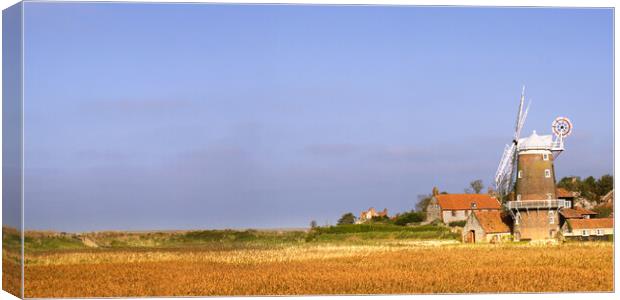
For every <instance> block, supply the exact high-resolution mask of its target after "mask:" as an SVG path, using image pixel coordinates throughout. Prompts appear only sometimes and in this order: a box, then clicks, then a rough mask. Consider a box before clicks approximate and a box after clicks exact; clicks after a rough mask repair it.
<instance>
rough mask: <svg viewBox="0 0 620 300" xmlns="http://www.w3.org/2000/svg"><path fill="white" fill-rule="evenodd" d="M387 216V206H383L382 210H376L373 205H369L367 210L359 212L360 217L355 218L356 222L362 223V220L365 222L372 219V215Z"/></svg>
mask: <svg viewBox="0 0 620 300" xmlns="http://www.w3.org/2000/svg"><path fill="white" fill-rule="evenodd" d="M387 216H388V210H387V208H384V209H383V211H380V212H377V210H376V209H375V208H374V207H371V208H369V209H368V210H365V211H362V212H361V213H360V217H359V218H358V219H357V220H358V223H363V222H366V221H368V220H370V219H372V218H373V217H387Z"/></svg>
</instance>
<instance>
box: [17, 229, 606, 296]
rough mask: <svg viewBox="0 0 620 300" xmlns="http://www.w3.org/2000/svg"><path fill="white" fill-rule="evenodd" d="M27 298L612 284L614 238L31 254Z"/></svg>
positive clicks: (561, 288) (560, 288) (555, 288)
mask: <svg viewBox="0 0 620 300" xmlns="http://www.w3.org/2000/svg"><path fill="white" fill-rule="evenodd" d="M25 272H26V273H25V296H26V297H108V296H155V295H157V296H212V295H309V294H393V293H398V294H411V293H415V294H418V293H475V292H569V291H612V290H613V243H610V242H589V243H566V244H560V245H540V246H535V245H528V244H503V245H489V244H487V245H466V244H458V243H454V241H452V242H450V241H443V242H436V243H435V242H415V241H411V242H407V241H403V242H398V243H383V244H381V243H375V244H368V245H363V244H361V245H346V244H338V243H335V244H330V243H315V244H313V243H306V244H292V245H282V246H273V247H271V248H252V247H248V248H238V249H234V248H233V249H219V250H218V249H207V248H200V247H197V248H178V249H175V248H168V249H161V248H160V249H148V248H144V249H107V250H102V249H77V250H64V251H48V252H45V251H43V252H36V253H34V252H33V253H30V254H29V253H27V254H26V267H25Z"/></svg>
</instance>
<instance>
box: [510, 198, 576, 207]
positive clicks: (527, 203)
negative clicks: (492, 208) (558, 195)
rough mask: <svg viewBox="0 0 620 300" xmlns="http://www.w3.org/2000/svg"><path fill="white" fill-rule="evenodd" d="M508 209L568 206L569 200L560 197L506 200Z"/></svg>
mask: <svg viewBox="0 0 620 300" xmlns="http://www.w3.org/2000/svg"><path fill="white" fill-rule="evenodd" d="M506 206H507V207H508V209H540V208H558V209H560V208H565V207H566V208H570V201H567V200H562V199H550V200H523V201H508V202H507V203H506Z"/></svg>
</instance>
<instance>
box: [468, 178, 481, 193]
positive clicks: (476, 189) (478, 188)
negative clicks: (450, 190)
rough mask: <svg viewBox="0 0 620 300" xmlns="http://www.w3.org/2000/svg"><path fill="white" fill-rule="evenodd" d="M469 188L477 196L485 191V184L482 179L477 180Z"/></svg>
mask: <svg viewBox="0 0 620 300" xmlns="http://www.w3.org/2000/svg"><path fill="white" fill-rule="evenodd" d="M469 186H470V187H471V189H472V190H473V191H474V193H475V194H480V191H482V189H484V184H483V183H482V179H476V180H474V181H472V182H470V183H469Z"/></svg>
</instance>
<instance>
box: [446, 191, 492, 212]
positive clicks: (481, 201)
mask: <svg viewBox="0 0 620 300" xmlns="http://www.w3.org/2000/svg"><path fill="white" fill-rule="evenodd" d="M435 198H437V203H438V204H439V206H440V207H441V209H443V210H466V209H500V208H501V205H500V203H499V201H497V199H495V198H493V197H491V196H489V195H488V194H440V195H437V196H435ZM472 203H475V208H474V207H472Z"/></svg>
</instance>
